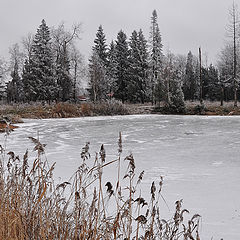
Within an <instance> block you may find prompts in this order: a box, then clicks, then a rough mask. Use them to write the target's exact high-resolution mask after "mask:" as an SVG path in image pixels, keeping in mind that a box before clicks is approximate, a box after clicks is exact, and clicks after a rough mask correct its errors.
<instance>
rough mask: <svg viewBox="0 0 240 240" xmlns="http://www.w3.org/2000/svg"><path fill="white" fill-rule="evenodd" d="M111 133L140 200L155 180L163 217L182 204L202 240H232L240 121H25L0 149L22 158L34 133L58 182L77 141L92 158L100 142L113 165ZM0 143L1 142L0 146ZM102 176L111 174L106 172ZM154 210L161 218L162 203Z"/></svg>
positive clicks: (237, 207)
mask: <svg viewBox="0 0 240 240" xmlns="http://www.w3.org/2000/svg"><path fill="white" fill-rule="evenodd" d="M119 132H122V136H123V148H124V154H123V155H126V154H128V153H129V152H132V153H133V155H134V157H135V161H136V166H137V170H138V171H139V172H140V171H141V170H145V177H144V181H143V184H142V192H143V193H144V192H145V193H147V194H148V195H149V186H150V184H151V182H152V181H153V180H158V179H159V176H161V175H162V176H163V177H164V190H163V195H164V197H165V199H166V201H167V204H168V205H169V206H170V208H171V210H173V209H174V207H175V206H174V202H175V201H176V200H178V199H183V200H184V207H185V208H187V209H189V210H190V212H191V214H195V213H199V214H200V215H201V216H202V224H201V229H200V233H201V236H202V239H204V240H208V239H209V240H210V239H213V240H215V239H216V240H220V239H221V238H223V239H224V240H225V239H226V240H239V239H240V117H235V116H234V117H233V116H231V117H206V116H204V117H201V116H162V115H134V116H116V117H90V118H88V117H86V118H78V119H50V120H49V119H48V120H26V121H25V123H24V124H22V125H20V128H19V129H17V130H16V131H14V132H13V133H11V134H10V136H8V138H7V149H8V150H14V151H15V152H16V153H20V155H21V156H22V154H23V152H24V151H25V150H26V149H27V148H28V149H29V150H32V148H33V145H32V143H31V142H30V141H29V139H27V137H28V136H33V137H36V136H37V133H39V136H40V139H41V140H42V142H43V143H46V144H47V147H46V153H47V158H48V159H49V160H50V161H51V162H54V161H56V162H57V167H56V172H55V174H56V175H57V177H58V180H59V181H62V180H67V179H68V178H69V177H70V176H71V174H72V173H73V171H74V170H76V168H77V167H78V166H79V164H80V163H81V160H80V152H81V148H82V147H83V146H84V144H85V142H88V141H90V142H91V144H90V152H92V154H93V155H94V152H97V151H99V149H100V145H101V144H102V143H103V144H104V145H105V148H106V152H107V155H108V156H109V159H115V157H116V154H117V149H118V145H117V141H118V133H119ZM3 139H4V138H3V135H1V136H0V144H1V145H4V143H3V141H4V140H3ZM106 171H107V170H106ZM107 174H108V175H109V176H113V177H114V175H115V173H114V171H109V172H108V173H107ZM60 178H61V179H60ZM162 211H163V214H165V213H166V214H167V212H168V210H167V206H166V204H165V203H163V204H162ZM212 237H213V238H212Z"/></svg>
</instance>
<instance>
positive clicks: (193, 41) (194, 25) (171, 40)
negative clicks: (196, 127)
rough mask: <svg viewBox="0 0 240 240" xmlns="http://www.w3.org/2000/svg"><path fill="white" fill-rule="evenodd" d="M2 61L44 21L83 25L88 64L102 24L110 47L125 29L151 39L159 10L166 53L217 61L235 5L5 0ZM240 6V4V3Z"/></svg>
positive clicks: (217, 0)
mask: <svg viewBox="0 0 240 240" xmlns="http://www.w3.org/2000/svg"><path fill="white" fill-rule="evenodd" d="M235 2H236V3H237V4H238V3H239V1H235ZM0 3H1V4H0V56H5V57H6V55H7V53H8V48H9V46H11V45H12V44H14V43H17V42H20V41H21V37H23V36H25V35H26V34H27V33H28V32H33V33H35V32H36V29H37V28H38V26H39V25H40V23H41V20H42V19H43V18H44V19H45V20H46V22H47V25H48V26H50V27H51V26H57V25H59V23H60V22H62V21H64V22H65V24H66V26H68V27H71V25H72V24H73V23H79V22H81V23H82V31H83V32H82V35H81V37H82V40H81V41H80V42H79V44H78V46H79V49H80V51H81V52H82V53H83V54H84V55H85V58H86V59H87V58H88V56H89V53H90V51H91V46H92V45H93V40H94V38H95V34H96V31H97V29H98V27H99V25H100V24H102V26H103V29H104V32H105V34H106V37H107V40H108V42H110V41H111V40H112V39H113V40H115V39H116V35H117V33H118V31H119V30H120V29H122V30H124V31H125V32H126V33H127V35H128V36H129V35H130V34H131V33H132V31H133V30H135V29H136V30H139V29H140V28H142V29H143V31H144V34H145V37H146V38H148V36H149V29H150V18H151V15H152V11H153V10H154V9H156V10H157V13H158V23H159V27H160V31H161V34H162V40H163V44H164V49H165V51H166V49H170V50H171V51H172V52H173V53H176V54H177V53H181V54H187V52H188V51H189V50H191V51H192V52H193V53H194V54H197V51H198V47H199V46H201V47H202V51H203V52H207V55H208V63H210V62H212V61H213V62H215V60H216V58H217V53H218V52H219V51H220V50H221V48H222V47H223V44H224V39H225V29H226V25H227V22H228V9H229V7H230V6H231V4H232V0H0ZM238 5H240V4H238Z"/></svg>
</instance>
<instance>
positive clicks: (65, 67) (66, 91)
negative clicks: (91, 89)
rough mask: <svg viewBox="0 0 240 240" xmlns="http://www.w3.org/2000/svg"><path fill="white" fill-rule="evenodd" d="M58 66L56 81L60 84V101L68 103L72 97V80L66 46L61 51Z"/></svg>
mask: <svg viewBox="0 0 240 240" xmlns="http://www.w3.org/2000/svg"><path fill="white" fill-rule="evenodd" d="M58 54H59V56H58V57H57V65H56V79H57V84H58V99H59V100H61V101H63V102H64V101H67V100H69V99H70V98H71V97H72V89H73V86H72V85H73V84H72V79H71V75H70V61H69V56H68V51H67V48H66V45H63V46H62V48H61V49H60V51H59V53H58Z"/></svg>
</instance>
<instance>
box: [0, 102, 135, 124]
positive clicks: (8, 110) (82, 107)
mask: <svg viewBox="0 0 240 240" xmlns="http://www.w3.org/2000/svg"><path fill="white" fill-rule="evenodd" d="M129 113H130V111H129V109H128V107H127V106H125V105H124V104H122V103H121V102H119V101H114V100H112V101H105V102H100V103H96V104H93V103H91V102H85V103H78V104H74V103H57V104H44V105H43V104H41V103H34V104H14V105H1V106H0V116H7V117H9V118H12V119H16V118H18V119H19V121H20V119H21V118H68V117H82V116H99V115H125V114H129Z"/></svg>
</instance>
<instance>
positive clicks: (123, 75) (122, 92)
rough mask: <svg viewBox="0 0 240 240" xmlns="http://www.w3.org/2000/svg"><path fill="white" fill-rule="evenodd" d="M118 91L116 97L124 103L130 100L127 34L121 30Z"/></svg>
mask: <svg viewBox="0 0 240 240" xmlns="http://www.w3.org/2000/svg"><path fill="white" fill-rule="evenodd" d="M115 53H116V91H115V94H114V96H115V97H116V98H117V99H119V100H121V101H122V102H123V103H124V102H125V101H126V100H128V99H129V96H128V95H127V89H128V84H129V49H128V42H127V36H126V34H125V33H124V32H123V31H122V30H121V31H120V32H119V33H118V35H117V40H116V47H115Z"/></svg>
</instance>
